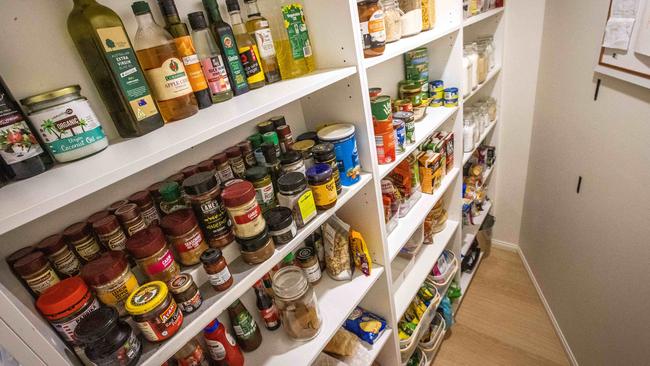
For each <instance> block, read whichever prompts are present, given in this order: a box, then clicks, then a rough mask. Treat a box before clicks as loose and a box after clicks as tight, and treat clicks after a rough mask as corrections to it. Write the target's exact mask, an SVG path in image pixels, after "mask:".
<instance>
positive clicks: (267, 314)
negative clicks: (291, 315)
mask: <svg viewBox="0 0 650 366" xmlns="http://www.w3.org/2000/svg"><path fill="white" fill-rule="evenodd" d="M254 288H255V296H256V297H257V304H256V305H257V310H259V312H260V316H261V317H262V319H264V325H265V326H266V329H268V330H276V329H278V328H280V314H278V309H277V308H276V307H275V304H274V303H273V298H271V296H269V295H268V294H267V293H266V289H265V288H264V284H263V283H262V280H259V281H257V282H256V283H255V286H254Z"/></svg>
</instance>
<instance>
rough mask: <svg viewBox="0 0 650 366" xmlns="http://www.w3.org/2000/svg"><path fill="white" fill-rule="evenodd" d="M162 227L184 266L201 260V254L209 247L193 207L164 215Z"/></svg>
mask: <svg viewBox="0 0 650 366" xmlns="http://www.w3.org/2000/svg"><path fill="white" fill-rule="evenodd" d="M160 226H161V228H162V229H163V232H164V233H165V235H167V239H168V241H169V243H170V244H171V245H172V246H173V247H174V249H175V251H176V253H177V254H178V259H179V261H180V262H181V264H183V265H184V266H193V265H195V264H197V263H199V262H200V261H201V259H200V258H201V254H202V253H203V252H204V251H206V250H207V249H208V244H207V243H206V241H205V238H204V236H203V233H202V232H201V229H200V228H199V224H198V222H197V221H196V216H194V213H193V212H192V210H191V209H189V208H185V209H182V210H178V211H174V212H172V213H170V214H169V215H167V216H165V217H163V219H162V222H161V223H160Z"/></svg>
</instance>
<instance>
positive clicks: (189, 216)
mask: <svg viewBox="0 0 650 366" xmlns="http://www.w3.org/2000/svg"><path fill="white" fill-rule="evenodd" d="M196 225H197V222H196V217H195V216H194V212H192V210H191V209H189V208H184V209H182V210H178V211H174V212H172V213H170V214H169V215H167V216H165V217H163V219H162V221H161V222H160V226H161V227H162V229H163V231H164V232H165V234H167V235H170V236H181V235H183V234H186V233H187V232H188V231H190V230H192V228H193V227H195V226H196Z"/></svg>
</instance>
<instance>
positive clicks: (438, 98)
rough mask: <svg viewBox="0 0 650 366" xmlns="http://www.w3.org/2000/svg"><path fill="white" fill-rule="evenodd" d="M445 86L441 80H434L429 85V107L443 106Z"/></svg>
mask: <svg viewBox="0 0 650 366" xmlns="http://www.w3.org/2000/svg"><path fill="white" fill-rule="evenodd" d="M444 90H445V84H444V82H443V81H442V80H434V81H432V82H430V83H429V95H430V97H431V104H429V106H431V107H442V106H443V104H444V100H445V99H444Z"/></svg>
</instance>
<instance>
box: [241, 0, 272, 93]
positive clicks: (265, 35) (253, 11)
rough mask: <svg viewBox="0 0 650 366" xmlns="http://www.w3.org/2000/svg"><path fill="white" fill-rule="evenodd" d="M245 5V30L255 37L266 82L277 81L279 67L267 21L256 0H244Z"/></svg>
mask: <svg viewBox="0 0 650 366" xmlns="http://www.w3.org/2000/svg"><path fill="white" fill-rule="evenodd" d="M244 3H246V7H247V13H248V20H247V21H246V31H248V34H250V35H251V37H253V38H254V39H255V43H256V44H257V51H258V52H259V53H260V61H261V62H262V68H263V69H264V76H266V82H267V83H269V84H270V83H274V82H276V81H279V80H280V79H281V78H280V69H279V68H278V60H277V58H276V56H275V46H274V45H273V36H272V35H271V28H269V21H268V20H267V19H266V18H264V17H263V16H262V14H260V9H259V8H258V7H257V0H244Z"/></svg>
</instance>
